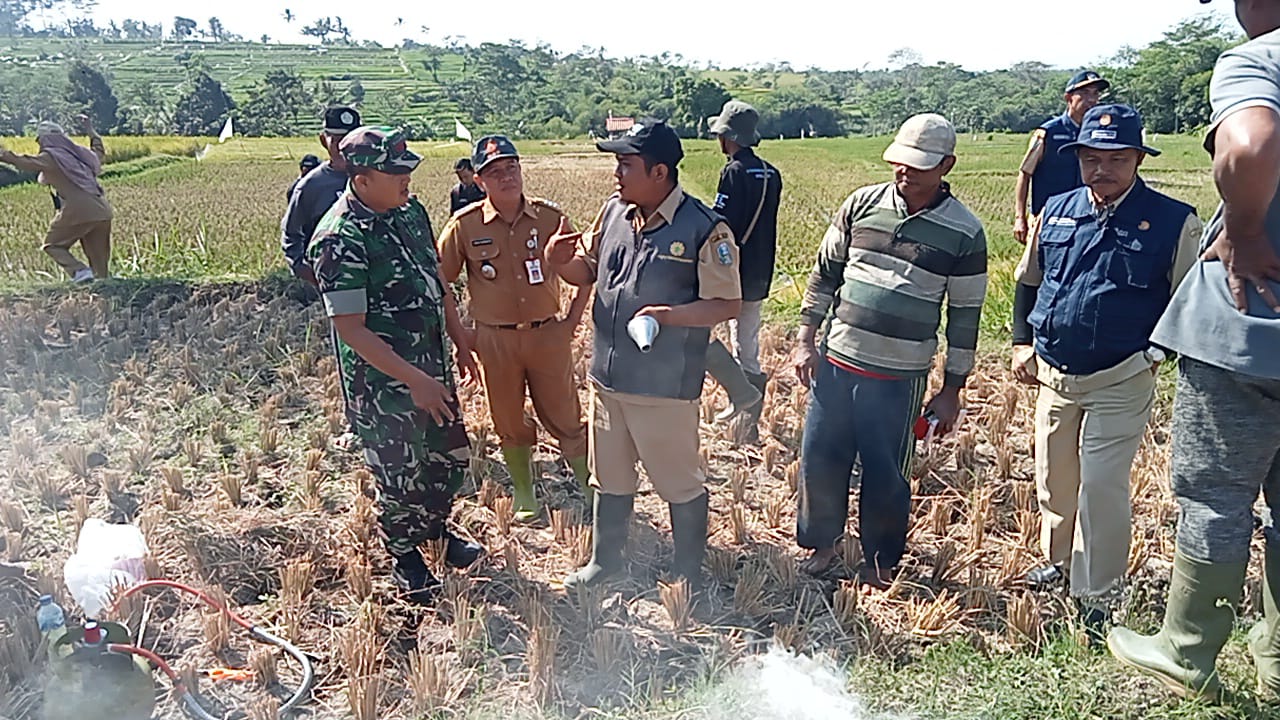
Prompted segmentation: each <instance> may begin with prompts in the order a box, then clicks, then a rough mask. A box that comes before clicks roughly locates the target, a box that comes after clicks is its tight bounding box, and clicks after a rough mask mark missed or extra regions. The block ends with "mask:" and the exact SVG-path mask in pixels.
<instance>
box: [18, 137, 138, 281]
mask: <svg viewBox="0 0 1280 720" xmlns="http://www.w3.org/2000/svg"><path fill="white" fill-rule="evenodd" d="M80 122H81V124H82V125H83V126H84V129H85V132H87V133H88V134H89V147H87V148H85V147H81V146H79V145H76V144H75V143H74V142H72V140H71V138H69V137H67V133H66V131H65V130H63V129H62V126H60V125H58V124H57V123H52V122H42V123H40V125H39V126H38V127H37V128H36V142H37V143H39V144H40V153H39V154H37V155H19V154H17V153H14V152H10V151H9V150H8V149H6V148H4V147H0V162H3V163H8V164H10V165H12V166H14V167H16V168H18V169H19V170H25V171H27V172H34V173H40V177H39V182H40V184H42V185H49V186H52V187H53V189H54V190H55V191H56V192H57V196H56V198H57V200H56V206H57V208H58V214H57V215H54V217H53V224H52V225H50V226H49V234H48V235H47V236H45V240H44V248H43V250H44V251H45V252H46V253H48V254H49V257H51V258H53V260H54V262H56V263H58V265H60V266H61V267H62V269H63V270H65V271H67V274H68V275H70V276H71V279H72V280H73V281H75V282H89V281H91V280H93V279H94V278H105V277H108V265H109V263H110V260H111V218H112V215H113V212H112V209H111V203H109V202H107V194H106V191H104V190H103V189H102V183H100V182H98V175H100V174H101V173H102V160H103V159H104V158H105V157H106V155H107V151H106V148H104V147H103V145H102V138H101V137H100V136H99V135H98V133H97V132H96V131H95V130H94V129H93V123H91V122H90V121H89V118H88V116H85V115H81V116H80ZM77 242H78V243H80V247H81V248H83V249H84V256H85V259H86V260H88V261H89V265H88V267H86V266H85V264H84V263H82V262H80V261H79V260H77V259H76V258H75V256H73V255H72V254H71V252H70V248H71V246H73V245H75V244H76V243H77Z"/></svg>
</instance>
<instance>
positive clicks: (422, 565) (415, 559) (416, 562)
mask: <svg viewBox="0 0 1280 720" xmlns="http://www.w3.org/2000/svg"><path fill="white" fill-rule="evenodd" d="M395 561H396V567H395V572H394V575H395V581H396V585H397V586H399V587H400V589H401V590H403V591H404V592H405V593H406V599H407V600H408V601H409V602H411V603H416V604H418V605H430V604H431V600H432V599H433V598H434V596H435V589H436V588H438V587H440V581H439V580H437V579H436V576H435V575H432V574H431V570H429V569H428V568H427V562H426V560H423V559H422V554H421V553H419V552H418V551H417V550H414V551H413V552H411V553H408V554H407V555H397V556H396V558H395Z"/></svg>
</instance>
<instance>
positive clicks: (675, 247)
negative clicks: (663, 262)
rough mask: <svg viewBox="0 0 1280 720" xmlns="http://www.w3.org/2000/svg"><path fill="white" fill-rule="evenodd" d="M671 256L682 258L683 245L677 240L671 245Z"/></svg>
mask: <svg viewBox="0 0 1280 720" xmlns="http://www.w3.org/2000/svg"><path fill="white" fill-rule="evenodd" d="M671 254H672V255H675V256H676V257H682V256H684V243H682V242H680V241H679V240H677V241H675V242H673V243H671Z"/></svg>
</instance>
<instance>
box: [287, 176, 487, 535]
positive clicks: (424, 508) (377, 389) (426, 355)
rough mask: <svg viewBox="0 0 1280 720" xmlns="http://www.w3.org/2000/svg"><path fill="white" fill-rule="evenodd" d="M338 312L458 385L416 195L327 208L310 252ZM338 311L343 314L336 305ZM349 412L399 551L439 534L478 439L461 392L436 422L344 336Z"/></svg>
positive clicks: (343, 200) (430, 238)
mask: <svg viewBox="0 0 1280 720" xmlns="http://www.w3.org/2000/svg"><path fill="white" fill-rule="evenodd" d="M308 254H309V256H310V259H311V262H312V264H313V266H314V268H315V273H316V278H317V280H318V281H319V285H320V292H321V293H322V294H323V295H324V297H325V304H326V308H327V309H328V310H329V314H330V315H340V314H351V313H353V312H364V313H365V326H366V327H368V328H369V330H371V331H372V332H373V333H374V334H376V335H377V336H378V337H380V338H382V340H384V341H385V342H386V343H387V344H388V345H390V346H391V348H392V349H393V350H395V352H396V354H397V355H399V356H400V357H402V358H404V359H405V360H407V361H408V362H410V363H411V364H413V365H414V366H415V367H417V368H419V369H421V370H422V371H423V372H425V373H427V374H428V375H430V376H431V377H433V378H435V379H436V380H439V381H440V382H442V383H444V384H445V385H446V386H447V387H449V388H451V389H452V388H453V387H454V384H453V377H452V374H451V372H450V369H449V353H448V347H447V345H446V339H445V334H444V312H443V308H442V305H441V302H442V297H443V295H442V293H443V292H444V291H445V290H444V286H443V285H442V284H441V282H440V276H439V272H438V269H437V262H438V261H437V258H436V253H435V243H434V234H433V233H432V230H431V221H430V219H429V218H428V217H427V211H426V209H425V208H423V206H422V204H421V203H419V202H418V201H417V200H416V199H413V200H410V201H409V203H408V204H407V205H405V206H403V207H400V208H397V209H395V210H392V211H390V212H387V213H383V214H376V213H374V212H373V211H372V210H370V209H369V208H368V207H367V206H365V205H364V204H363V203H362V202H360V200H359V199H358V198H357V197H356V196H355V193H354V192H352V190H351V189H350V188H348V189H347V191H346V192H345V193H344V194H343V195H342V196H341V197H340V198H339V199H338V201H337V202H336V203H335V204H334V205H333V207H332V208H330V210H329V212H328V213H326V214H325V216H324V218H323V219H322V220H321V221H320V224H319V226H318V227H317V228H316V234H315V237H314V238H313V239H312V241H311V245H310V247H309V249H308ZM335 311H336V312H335ZM339 353H340V355H341V358H342V370H341V373H342V383H343V386H344V387H345V389H346V391H347V395H348V397H350V398H351V404H350V407H349V408H348V410H347V413H348V419H349V420H350V421H351V425H352V427H354V428H355V432H356V434H357V435H358V436H359V437H360V440H361V442H362V444H363V445H364V448H365V449H364V454H365V462H367V463H368V465H369V469H370V470H371V471H373V473H374V475H375V476H377V478H378V491H379V501H380V504H381V506H382V513H381V524H382V530H383V533H384V535H385V538H386V544H387V550H388V551H389V552H390V553H391V554H392V555H397V556H399V555H405V554H407V553H410V552H412V551H413V550H414V549H415V548H416V547H417V546H418V545H419V544H420V543H422V541H424V540H429V539H435V538H439V537H440V536H441V533H442V531H443V529H444V520H445V518H447V517H448V515H449V510H450V506H451V504H452V500H453V496H454V494H455V493H456V492H457V490H458V488H459V487H460V486H461V484H462V479H463V472H464V471H465V469H466V466H467V461H468V459H469V453H470V446H469V444H468V442H467V434H466V427H465V426H464V425H463V422H462V412H461V410H460V408H459V407H458V404H457V400H456V398H454V399H451V400H450V409H451V410H452V411H453V416H454V419H453V420H452V421H447V422H446V423H445V424H444V425H436V424H435V421H434V420H432V418H431V416H430V415H429V414H428V413H426V412H424V411H422V410H419V409H418V408H417V407H416V406H415V405H414V403H413V398H412V397H411V396H410V393H409V388H408V387H407V386H406V385H405V384H404V383H402V382H400V381H398V380H396V379H394V378H392V377H390V376H388V375H386V374H384V373H382V372H381V371H379V370H378V369H376V368H374V367H373V366H372V365H370V364H369V363H368V362H367V361H365V360H364V358H362V357H360V356H359V355H358V354H357V353H356V352H355V351H354V350H352V349H351V348H350V347H349V346H347V345H346V344H345V343H340V346H339Z"/></svg>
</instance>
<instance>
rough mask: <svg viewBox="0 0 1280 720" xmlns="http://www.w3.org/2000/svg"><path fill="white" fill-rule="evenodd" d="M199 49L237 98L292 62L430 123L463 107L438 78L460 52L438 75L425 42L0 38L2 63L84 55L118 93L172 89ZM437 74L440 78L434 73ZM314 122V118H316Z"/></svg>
mask: <svg viewBox="0 0 1280 720" xmlns="http://www.w3.org/2000/svg"><path fill="white" fill-rule="evenodd" d="M184 53H192V54H199V55H200V56H201V57H202V59H203V60H204V62H205V64H206V65H207V66H208V68H209V71H210V75H212V76H213V77H214V78H216V79H217V80H218V81H220V82H221V83H222V84H223V85H224V86H225V87H226V89H227V91H228V92H229V93H230V94H231V96H232V97H233V98H234V99H235V100H236V102H242V101H243V100H244V99H245V97H246V96H247V94H248V91H249V88H250V87H251V86H252V85H253V84H255V83H256V82H258V81H260V80H261V79H262V77H263V76H264V75H265V74H266V73H267V72H269V71H271V70H277V69H280V70H289V71H292V72H295V73H297V74H298V75H300V76H301V77H303V78H304V79H305V80H307V81H308V82H312V81H321V80H323V81H328V82H330V83H332V84H333V85H334V86H335V87H336V88H337V89H339V90H343V89H345V87H346V86H347V85H348V84H350V82H351V81H352V80H357V79H358V80H359V81H360V84H361V85H363V86H364V90H365V92H366V93H367V97H368V98H370V99H373V98H374V97H376V96H378V95H382V94H385V93H390V94H394V95H397V96H399V97H401V98H403V99H404V101H405V103H406V104H407V106H408V109H409V110H410V111H411V112H412V113H413V114H414V115H416V116H419V117H422V118H424V119H426V120H428V121H430V122H432V123H433V124H441V123H445V122H452V118H454V117H459V116H460V113H459V111H458V107H457V105H456V104H455V103H453V102H451V101H449V100H448V99H447V98H445V97H444V94H443V89H442V87H441V83H442V82H447V81H448V79H450V78H457V77H459V76H460V75H461V72H462V63H463V58H462V56H461V55H457V54H453V53H448V52H445V53H439V54H436V55H435V56H436V57H437V58H438V59H439V61H440V65H439V67H438V69H437V70H436V73H435V75H434V76H433V75H432V72H431V71H430V70H429V69H428V68H427V66H426V65H424V64H423V63H424V62H425V61H428V60H429V59H430V58H431V57H432V56H433V54H432V53H431V52H429V51H428V50H426V49H400V48H384V47H376V46H358V45H323V46H321V45H316V46H309V45H275V44H269V45H264V44H262V43H254V42H218V43H215V42H197V41H188V42H174V41H163V42H154V41H133V40H101V39H96V38H94V39H74V40H72V39H61V38H0V63H3V64H8V65H11V66H12V65H17V66H24V65H25V66H31V67H41V66H46V67H57V66H60V65H61V64H62V63H64V62H65V61H66V60H67V59H69V58H80V59H84V60H86V61H88V62H90V63H91V64H94V65H97V66H99V67H102V68H104V69H106V70H108V71H109V72H110V75H111V79H112V85H113V87H114V88H115V91H116V94H117V95H119V96H126V95H128V94H129V93H130V91H132V90H133V89H134V88H135V87H137V86H139V85H142V84H148V83H149V84H151V85H153V86H154V87H156V89H158V90H160V91H161V92H164V93H166V94H170V93H173V92H174V91H176V89H177V88H178V86H179V84H181V83H182V81H183V79H184V78H185V77H186V71H185V70H184V68H183V66H182V64H181V62H179V60H178V59H177V58H178V57H179V56H181V55H183V54H184ZM437 78H438V79H439V81H437ZM317 127H318V125H317Z"/></svg>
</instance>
